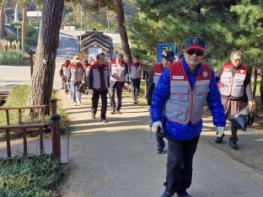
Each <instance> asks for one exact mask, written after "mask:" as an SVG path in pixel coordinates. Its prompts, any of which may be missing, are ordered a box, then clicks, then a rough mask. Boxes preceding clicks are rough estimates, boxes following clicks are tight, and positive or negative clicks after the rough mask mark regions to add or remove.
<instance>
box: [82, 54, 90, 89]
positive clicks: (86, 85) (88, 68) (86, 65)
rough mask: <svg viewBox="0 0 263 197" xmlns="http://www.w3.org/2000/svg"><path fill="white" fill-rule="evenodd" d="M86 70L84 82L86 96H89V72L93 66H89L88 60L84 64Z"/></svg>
mask: <svg viewBox="0 0 263 197" xmlns="http://www.w3.org/2000/svg"><path fill="white" fill-rule="evenodd" d="M83 67H84V70H85V77H84V82H85V94H88V87H89V72H90V68H91V64H89V62H88V60H87V59H86V60H85V61H84V64H83Z"/></svg>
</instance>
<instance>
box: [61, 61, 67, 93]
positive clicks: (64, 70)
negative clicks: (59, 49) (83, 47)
mask: <svg viewBox="0 0 263 197" xmlns="http://www.w3.org/2000/svg"><path fill="white" fill-rule="evenodd" d="M69 65H70V60H69V59H65V61H64V63H63V64H62V65H61V67H60V70H59V76H60V78H61V82H62V84H61V88H62V90H65V92H66V93H68V91H69V72H68V69H69Z"/></svg>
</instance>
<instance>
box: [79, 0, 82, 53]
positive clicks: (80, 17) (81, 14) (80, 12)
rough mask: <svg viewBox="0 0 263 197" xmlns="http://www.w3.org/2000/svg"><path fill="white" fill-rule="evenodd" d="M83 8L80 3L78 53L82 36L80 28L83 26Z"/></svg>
mask: <svg viewBox="0 0 263 197" xmlns="http://www.w3.org/2000/svg"><path fill="white" fill-rule="evenodd" d="M82 9H83V7H82V1H80V36H79V52H81V44H82V43H81V34H82V26H83V22H82V15H83V11H82Z"/></svg>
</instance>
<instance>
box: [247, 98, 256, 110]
mask: <svg viewBox="0 0 263 197" xmlns="http://www.w3.org/2000/svg"><path fill="white" fill-rule="evenodd" d="M255 108H256V103H255V101H253V100H252V101H248V109H249V111H253V110H255Z"/></svg>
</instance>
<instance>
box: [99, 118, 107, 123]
mask: <svg viewBox="0 0 263 197" xmlns="http://www.w3.org/2000/svg"><path fill="white" fill-rule="evenodd" d="M100 121H101V122H103V123H107V122H108V121H107V120H106V119H103V118H102V119H100Z"/></svg>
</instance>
